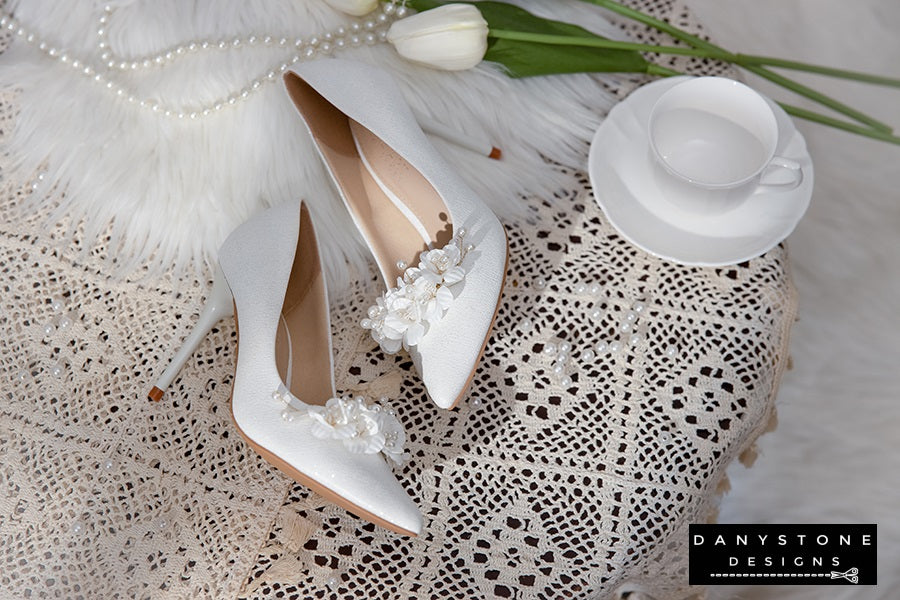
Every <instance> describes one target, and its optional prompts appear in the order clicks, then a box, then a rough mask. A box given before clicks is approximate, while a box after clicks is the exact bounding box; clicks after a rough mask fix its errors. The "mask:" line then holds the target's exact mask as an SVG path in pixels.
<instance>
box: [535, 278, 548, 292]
mask: <svg viewBox="0 0 900 600" xmlns="http://www.w3.org/2000/svg"><path fill="white" fill-rule="evenodd" d="M545 287H547V280H546V279H544V278H543V277H538V278H537V279H535V280H534V289H536V290H542V289H544V288H545Z"/></svg>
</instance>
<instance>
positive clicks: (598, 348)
mask: <svg viewBox="0 0 900 600" xmlns="http://www.w3.org/2000/svg"><path fill="white" fill-rule="evenodd" d="M607 349H608V346H607V345H606V342H597V343H596V344H594V352H596V353H597V354H603V353H604V352H606V350H607Z"/></svg>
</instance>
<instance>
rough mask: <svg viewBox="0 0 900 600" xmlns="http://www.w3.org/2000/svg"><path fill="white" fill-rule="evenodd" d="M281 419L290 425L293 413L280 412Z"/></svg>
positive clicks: (287, 411)
mask: <svg viewBox="0 0 900 600" xmlns="http://www.w3.org/2000/svg"><path fill="white" fill-rule="evenodd" d="M281 419H282V420H283V421H284V422H285V423H290V422H291V421H293V420H294V413H293V412H291V411H289V410H283V411H281Z"/></svg>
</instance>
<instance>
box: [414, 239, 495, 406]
mask: <svg viewBox="0 0 900 600" xmlns="http://www.w3.org/2000/svg"><path fill="white" fill-rule="evenodd" d="M476 248H477V256H476V257H475V261H474V263H473V266H472V268H471V270H470V271H469V272H468V273H467V274H466V278H465V283H464V285H463V288H462V290H461V291H460V292H459V293H458V295H457V296H456V297H455V298H454V300H453V304H452V305H451V307H450V308H449V310H448V311H447V313H446V314H445V315H444V317H443V318H442V319H441V320H440V321H439V322H438V323H436V324H434V325H433V326H432V327H431V328H430V329H429V330H428V333H427V334H426V335H425V336H424V337H423V339H422V341H421V342H420V343H419V345H418V346H417V347H416V348H415V351H414V352H411V354H412V355H413V360H414V362H415V363H416V368H417V369H418V371H419V375H420V377H421V378H422V382H423V383H424V384H425V389H426V391H427V393H428V396H429V397H430V398H431V400H432V401H433V402H434V403H435V404H436V405H437V406H439V407H440V408H444V409H449V408H453V407H454V406H456V404H457V403H458V402H459V401H460V400H461V399H462V397H463V396H464V395H465V394H466V391H467V390H468V388H469V384H470V383H471V381H472V379H473V377H474V375H475V370H476V368H477V367H478V363H479V361H480V360H481V356H482V354H483V352H484V348H485V346H486V345H487V341H488V337H489V336H490V333H491V327H492V326H493V323H494V318H495V317H496V315H497V310H498V309H499V303H500V295H501V293H502V291H503V282H504V279H505V275H506V266H507V255H508V248H507V243H506V234H505V232H504V230H503V228H502V227H501V226H500V223H499V222H496V221H495V227H492V228H489V229H488V231H487V232H486V234H485V235H483V236H482V237H481V239H479V240H478V243H477V245H476Z"/></svg>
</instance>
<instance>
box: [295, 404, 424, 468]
mask: <svg viewBox="0 0 900 600" xmlns="http://www.w3.org/2000/svg"><path fill="white" fill-rule="evenodd" d="M306 414H307V415H308V416H309V418H310V420H311V422H312V423H311V427H310V432H311V433H312V435H313V436H314V437H317V438H319V439H332V440H339V441H340V442H341V443H342V444H343V446H344V447H345V448H346V449H347V451H348V452H352V453H353V454H377V453H378V452H381V453H383V454H384V455H385V457H386V458H389V459H390V460H392V461H393V462H395V463H396V464H398V465H402V464H403V463H404V462H405V461H406V460H407V459H408V458H409V454H408V453H406V452H404V446H405V444H406V432H405V431H404V430H403V426H402V425H401V424H400V421H399V420H397V418H396V417H395V416H394V415H393V414H391V413H389V412H388V411H385V410H384V409H383V407H382V406H381V405H379V404H372V405H371V406H369V405H367V404H366V401H365V399H364V398H363V397H361V396H358V397H356V398H350V397H349V396H345V397H343V398H330V399H329V400H328V402H326V403H325V406H310V407H309V408H308V409H307V412H306Z"/></svg>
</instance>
